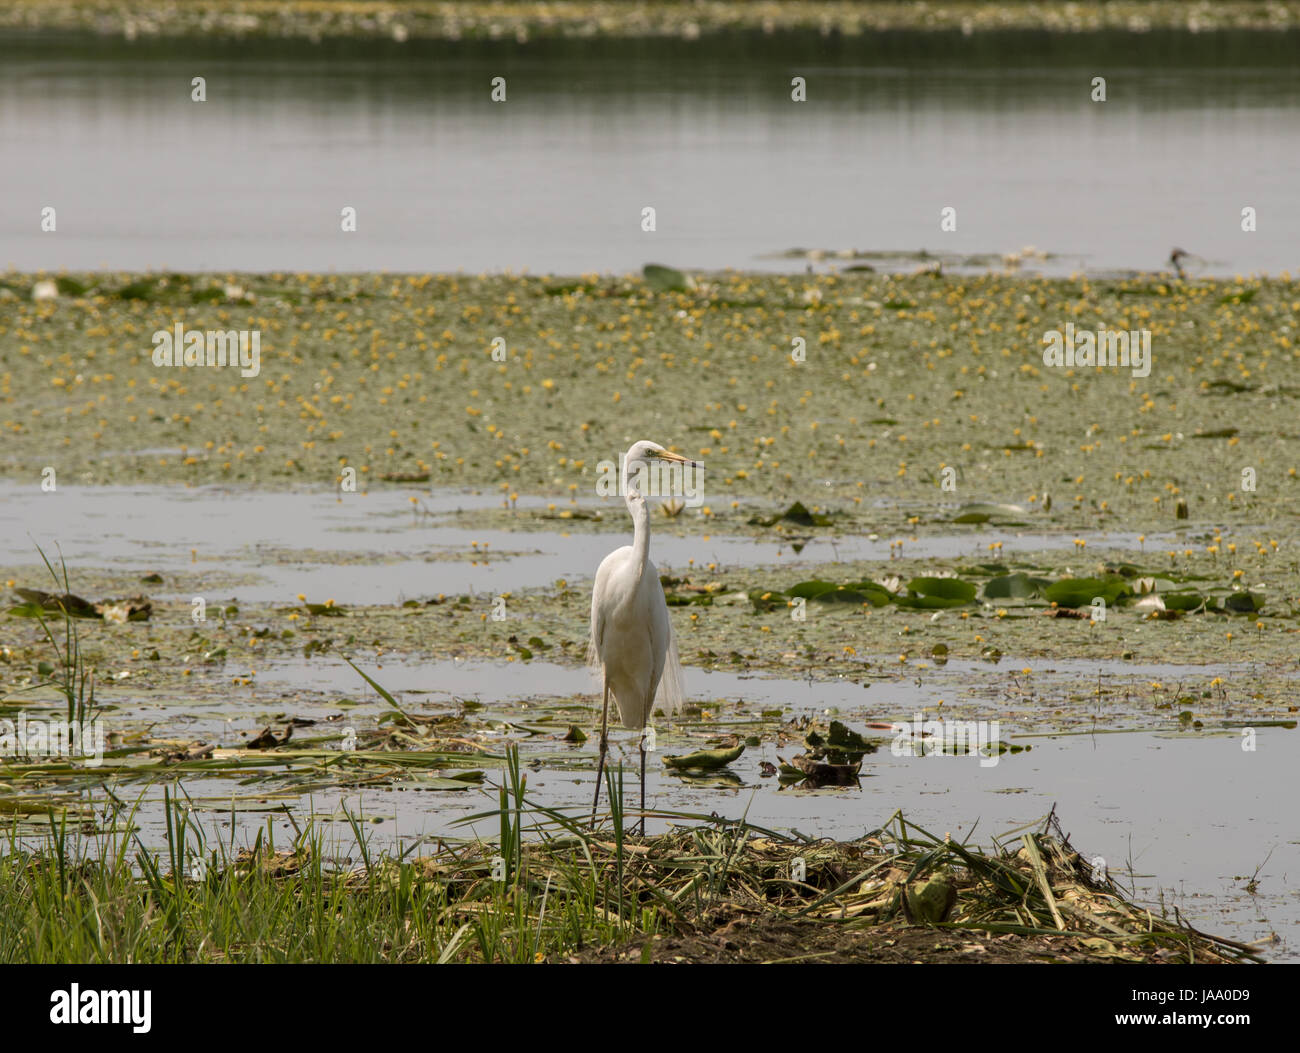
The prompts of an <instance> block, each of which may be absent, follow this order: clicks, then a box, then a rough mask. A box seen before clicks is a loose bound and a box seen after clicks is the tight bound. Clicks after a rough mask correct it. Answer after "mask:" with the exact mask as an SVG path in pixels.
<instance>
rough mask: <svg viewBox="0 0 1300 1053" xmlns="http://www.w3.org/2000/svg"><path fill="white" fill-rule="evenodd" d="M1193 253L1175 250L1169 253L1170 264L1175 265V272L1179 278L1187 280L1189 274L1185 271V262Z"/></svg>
mask: <svg viewBox="0 0 1300 1053" xmlns="http://www.w3.org/2000/svg"><path fill="white" fill-rule="evenodd" d="M1190 255H1191V253H1190V252H1188V251H1187V250H1186V249H1178V248H1176V249H1174V250H1173V251H1172V252H1170V253H1169V262H1170V263H1172V264H1173V265H1174V270H1176V271H1177V272H1178V277H1179V278H1182V279H1184V280H1186V278H1187V272H1186V271H1185V270H1183V260H1184V259H1185V258H1186V257H1188V256H1190Z"/></svg>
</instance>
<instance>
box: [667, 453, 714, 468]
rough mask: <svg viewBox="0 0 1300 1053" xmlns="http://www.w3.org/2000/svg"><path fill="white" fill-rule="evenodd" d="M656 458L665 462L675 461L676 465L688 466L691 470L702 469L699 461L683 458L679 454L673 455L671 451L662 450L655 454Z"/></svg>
mask: <svg viewBox="0 0 1300 1053" xmlns="http://www.w3.org/2000/svg"><path fill="white" fill-rule="evenodd" d="M656 456H657V457H660V458H661V459H663V460H665V461H676V462H677V463H678V464H686V465H690V466H691V467H692V468H703V467H704V465H702V464H701V463H700V462H699V461H692V460H691V459H690V458H689V457H683V456H682V455H681V454H680V453H673V452H672V451H671V450H664V451H662V452H657V453H656Z"/></svg>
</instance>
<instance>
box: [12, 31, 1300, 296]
mask: <svg viewBox="0 0 1300 1053" xmlns="http://www.w3.org/2000/svg"><path fill="white" fill-rule="evenodd" d="M1296 40H1297V38H1296V34H1295V33H1289V34H1288V33H1282V32H1278V33H1259V34H1241V33H1205V34H1200V35H1197V34H1190V33H1137V34H1126V33H1087V34H1060V35H1058V34H1052V33H1041V34H1038V33H1007V34H996V33H994V34H977V35H975V36H973V37H970V38H965V37H962V36H961V35H960V34H957V33H943V34H940V33H920V34H913V33H878V34H868V35H864V36H862V37H858V38H852V39H831V40H826V39H822V38H820V37H819V36H817V35H814V34H808V35H790V36H781V37H774V38H764V37H762V36H758V35H746V36H740V37H728V36H722V37H720V38H706V39H703V40H699V41H695V42H690V43H683V42H680V41H622V42H619V41H545V42H543V41H539V42H534V43H531V44H528V45H522V46H521V45H517V44H515V43H514V42H512V41H511V42H506V41H502V42H498V43H489V42H479V43H470V42H460V43H457V44H437V43H427V42H426V43H417V42H415V41H411V42H408V43H406V44H401V45H398V44H395V43H392V42H383V41H351V40H349V41H346V42H337V41H336V42H325V43H322V44H315V45H313V44H310V43H307V42H304V41H268V40H244V41H227V40H221V39H216V38H212V37H203V38H202V39H193V40H184V39H177V40H172V39H168V40H162V41H158V40H148V39H141V40H137V41H131V42H128V41H124V40H121V39H114V38H107V37H105V38H98V37H82V36H69V35H63V34H7V35H5V36H3V37H0V154H2V155H3V156H4V157H6V158H8V159H11V162H12V163H9V164H7V165H6V166H5V173H4V177H3V183H4V189H5V192H4V194H2V195H0V243H2V244H3V246H4V248H3V256H2V257H0V266H15V267H18V268H24V269H36V268H51V269H54V268H59V267H67V268H71V269H97V268H116V269H129V268H171V269H182V270H216V271H222V270H248V271H269V270H276V269H286V270H325V269H336V270H338V271H351V270H357V271H360V270H394V271H419V272H426V271H453V270H456V269H458V268H464V269H466V270H468V271H471V272H478V271H484V270H501V269H507V268H513V269H515V270H518V269H521V268H531V269H532V270H533V271H536V272H552V273H564V274H578V273H588V272H592V271H620V272H622V271H630V270H639V269H640V267H641V265H642V264H644V263H647V262H655V261H658V262H664V263H671V264H675V265H678V266H683V267H690V268H709V269H716V268H723V267H735V268H746V269H755V268H770V269H777V270H784V271H795V272H802V271H803V270H804V268H805V265H806V263H805V260H804V259H803V258H796V259H791V258H783V257H781V256H780V255H774V254H780V253H781V252H783V251H784V250H789V249H791V248H794V247H801V248H813V249H825V250H831V251H834V250H842V249H853V248H857V249H863V250H877V251H881V250H884V251H889V250H918V249H929V250H931V251H937V252H946V253H958V254H965V253H992V254H995V255H996V254H1001V253H1006V252H1010V251H1018V250H1020V249H1021V248H1022V247H1024V246H1026V245H1034V246H1037V247H1038V248H1039V249H1041V250H1045V251H1050V252H1052V253H1057V254H1061V256H1060V258H1057V259H1053V260H1049V261H1045V262H1042V263H1037V264H1036V263H1034V262H1033V261H1029V262H1028V263H1027V266H1028V267H1030V268H1037V269H1041V270H1044V271H1047V272H1051V273H1069V272H1070V271H1073V270H1078V269H1082V268H1085V267H1087V268H1094V269H1114V268H1119V269H1124V268H1139V269H1144V270H1151V269H1159V268H1161V267H1163V266H1165V261H1166V259H1167V258H1168V255H1169V252H1170V250H1171V249H1172V248H1173V247H1174V246H1175V245H1177V246H1181V247H1182V248H1184V249H1187V250H1188V251H1190V252H1192V253H1195V254H1197V255H1198V256H1199V257H1201V260H1202V261H1203V262H1198V263H1197V264H1196V265H1195V268H1194V269H1195V270H1196V271H1197V272H1199V273H1210V274H1226V275H1231V274H1234V273H1249V272H1258V271H1268V272H1271V273H1278V272H1280V271H1282V270H1286V269H1288V268H1289V269H1291V270H1294V269H1295V267H1296V265H1297V263H1298V262H1300V257H1298V256H1297V251H1296V246H1297V245H1298V244H1300V212H1297V210H1296V209H1294V208H1292V207H1291V203H1292V199H1293V185H1294V173H1295V171H1296V170H1297V168H1298V167H1300V110H1297V109H1296V108H1295V107H1294V106H1293V105H1290V104H1289V103H1288V101H1287V100H1290V99H1294V98H1295V96H1296V92H1297V89H1298V88H1300V67H1297V65H1296V63H1295V61H1294V59H1295V53H1296V50H1297V42H1296ZM195 76H204V77H206V78H207V85H208V88H207V90H208V101H207V102H205V103H193V102H191V101H190V82H191V79H192V78H193V77H195ZM497 76H503V77H505V78H506V80H507V84H508V101H507V102H505V103H501V104H494V103H492V102H491V101H490V98H489V93H490V85H491V81H492V78H493V77H497ZM793 76H803V77H805V78H806V80H807V83H808V101H807V102H806V103H802V104H796V103H793V102H791V100H790V91H791V87H790V82H791V78H792V77H793ZM1096 76H1105V77H1106V78H1107V82H1108V100H1107V101H1106V102H1105V103H1096V102H1093V101H1091V99H1090V92H1091V90H1092V89H1091V84H1092V79H1093V78H1094V77H1096ZM45 205H54V206H56V207H57V208H58V217H59V227H58V233H57V236H52V235H50V234H47V233H42V232H41V230H40V227H39V224H38V222H37V217H38V213H39V209H40V208H41V207H43V206H45ZM1244 205H1250V206H1252V207H1254V208H1256V209H1257V210H1258V216H1259V223H1258V230H1257V231H1255V232H1253V233H1249V234H1244V233H1243V232H1242V231H1241V229H1240V210H1241V208H1242V207H1243V206H1244ZM344 206H351V207H354V208H356V209H357V211H358V227H357V231H356V233H353V234H343V233H341V232H340V210H341V209H342V208H343V207H344ZM646 206H653V207H654V208H656V209H657V229H656V230H655V231H654V232H653V233H646V232H644V231H642V229H641V210H642V209H643V208H644V207H646ZM946 206H952V207H954V208H956V209H957V215H958V223H957V230H956V231H955V232H950V233H941V232H940V229H939V216H940V210H941V209H942V208H944V207H946ZM876 262H877V266H881V267H889V266H891V261H888V260H883V261H881V260H877V261H876ZM892 265H893V266H897V267H901V268H903V269H906V270H911V269H913V268H914V267H915V266H916V261H914V260H902V261H893V262H892ZM996 265H1000V263H998V264H996Z"/></svg>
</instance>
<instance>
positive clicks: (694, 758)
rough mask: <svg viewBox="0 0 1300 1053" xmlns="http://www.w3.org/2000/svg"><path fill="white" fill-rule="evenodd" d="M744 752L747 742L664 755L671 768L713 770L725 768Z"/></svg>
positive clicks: (665, 761)
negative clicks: (721, 747) (715, 748)
mask: <svg viewBox="0 0 1300 1053" xmlns="http://www.w3.org/2000/svg"><path fill="white" fill-rule="evenodd" d="M744 752H745V744H744V743H743V742H741V743H738V744H737V745H736V746H735V748H733V749H718V750H696V752H694V753H684V754H682V755H681V756H677V757H672V756H668V757H664V763H665V764H667V765H668V766H669V767H670V768H677V769H679V770H683V771H684V770H688V769H694V770H696V771H713V770H714V769H716V768H725V767H726V766H727V765H728V764H730V763H731V762H732V761H734V760H736V759H737V758H738V757H739V756H740V755H741V754H742V753H744Z"/></svg>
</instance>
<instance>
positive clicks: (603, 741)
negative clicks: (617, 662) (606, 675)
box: [591, 684, 609, 823]
mask: <svg viewBox="0 0 1300 1053" xmlns="http://www.w3.org/2000/svg"><path fill="white" fill-rule="evenodd" d="M608 720H609V685H608V684H606V685H605V703H604V705H603V706H602V707H601V711H600V760H599V762H598V763H597V764H596V797H595V799H594V800H593V801H592V802H591V821H592V823H595V822H596V806H597V805H598V804H600V780H601V779H603V778H604V777H605V748H606V745H607V744H608V738H607V737H606V726H607V722H608Z"/></svg>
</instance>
